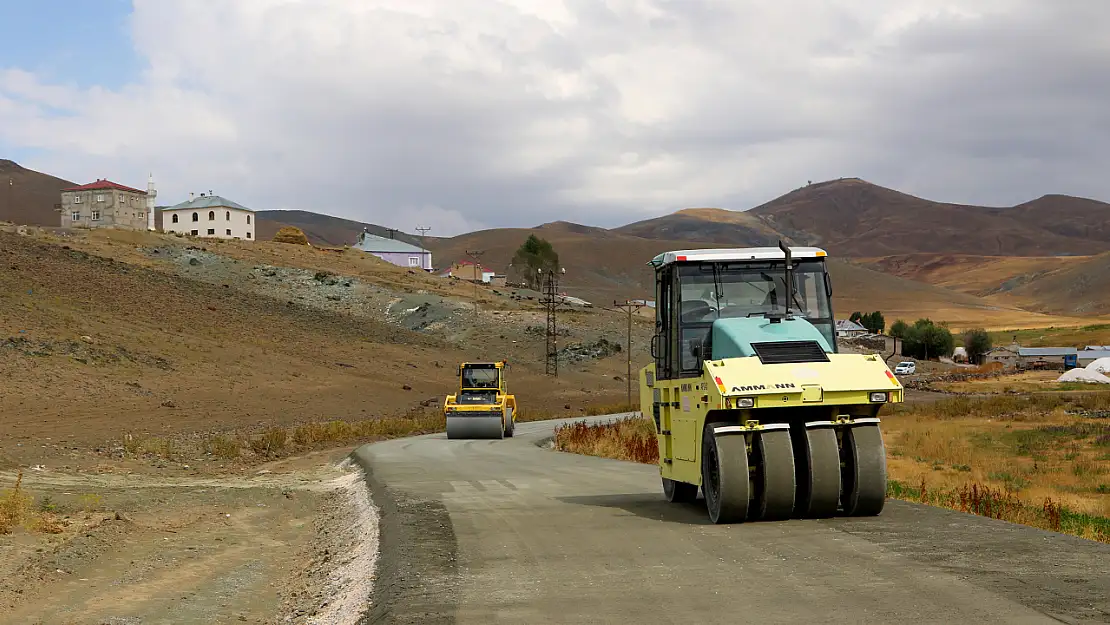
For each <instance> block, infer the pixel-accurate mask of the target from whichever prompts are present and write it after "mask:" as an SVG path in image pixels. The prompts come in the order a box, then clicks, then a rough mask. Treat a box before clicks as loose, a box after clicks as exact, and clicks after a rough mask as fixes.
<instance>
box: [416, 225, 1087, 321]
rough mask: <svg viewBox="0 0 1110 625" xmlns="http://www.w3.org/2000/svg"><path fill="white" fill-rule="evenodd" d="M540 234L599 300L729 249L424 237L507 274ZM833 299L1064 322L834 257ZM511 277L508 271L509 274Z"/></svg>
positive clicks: (952, 316)
mask: <svg viewBox="0 0 1110 625" xmlns="http://www.w3.org/2000/svg"><path fill="white" fill-rule="evenodd" d="M533 233H534V234H536V236H539V237H542V238H545V239H547V240H548V241H550V242H551V244H552V246H553V247H554V248H555V250H556V251H557V252H558V253H559V259H560V261H561V263H562V264H563V266H565V267H566V276H565V277H563V279H562V280H561V282H560V287H561V289H562V290H565V291H566V292H568V293H569V294H572V295H575V296H578V297H582V298H584V299H586V300H588V301H591V302H593V303H595V304H596V305H599V306H609V305H611V304H612V303H613V301H614V300H624V299H628V298H641V297H646V298H649V299H651V298H653V297H654V294H653V291H654V286H653V274H652V270H651V268H650V267H649V266H648V265H647V262H648V261H649V260H651V258H652V257H654V256H655V255H656V254H658V253H660V252H663V251H666V250H674V249H683V248H691V247H728V245H725V244H721V243H712V242H710V243H706V242H702V243H697V242H688V241H677V242H676V241H664V240H657V239H645V238H641V237H634V236H628V235H624V234H618V233H616V232H615V231H607V230H603V229H601V228H592V227H588V226H578V225H576V224H567V223H565V222H556V223H550V224H544V225H542V226H539V227H537V228H531V229H524V228H502V229H491V230H482V231H479V232H472V233H469V234H465V235H460V236H458V237H454V238H451V239H436V240H434V241H433V240H429V245H428V247H429V248H430V249H431V250H432V253H433V255H434V257H435V258H437V261H436V264H437V265H446V264H449V263H450V262H451V261H452V260H461V259H464V258H466V256H465V253H466V250H482V251H484V252H485V253H484V255H483V256H482V262H483V264H484V265H486V266H487V267H489V268H490V269H493V270H495V271H499V272H509V271H510V269H509V262H510V260H511V259H512V256H513V254H514V253H515V251H516V249H517V248H518V247H519V246H520V244H521V243H523V242H524V240H525V239H526V238H527V237H528V235H529V234H533ZM829 270H830V272H831V273H832V278H833V300H834V301H833V305H834V309H835V311H836V314H837V316H838V317H847V316H848V315H849V314H850V313H851V312H852V311H855V310H860V311H869V310H881V311H883V314H884V316H885V317H886V318H887V319H888V322H892V321H893V320H894V319H896V318H904V319H907V320H911V321H912V320H914V319H917V318H919V317H922V316H931V317H932V318H933V319H934V320H944V321H948V322H949V323H950V324H952V326H953V327H954V328H962V327H966V326H968V325H986V326H988V327H1014V326H1020V325H1030V326H1031V327H1033V326H1036V325H1038V324H1041V325H1044V326H1048V325H1052V324H1054V323H1062V324H1065V325H1066V324H1067V320H1061V319H1059V318H1054V317H1048V316H1043V315H1039V314H1032V313H1029V312H1027V311H1025V310H1022V309H1020V308H1018V307H1016V306H1005V305H997V304H995V303H993V302H987V301H984V300H983V299H981V298H978V297H975V296H974V295H969V294H966V293H959V292H956V291H954V290H950V289H945V288H941V287H938V286H934V285H930V284H925V283H923V282H918V281H914V280H909V279H906V278H902V277H898V276H893V275H887V274H884V273H880V272H878V271H875V270H872V269H869V268H867V267H864V266H859V265H856V264H853V263H850V262H846V261H844V260H841V259H836V258H832V259H831V260H830V261H829ZM508 275H509V276H510V278H511V279H512V278H513V274H511V273H509V274H508Z"/></svg>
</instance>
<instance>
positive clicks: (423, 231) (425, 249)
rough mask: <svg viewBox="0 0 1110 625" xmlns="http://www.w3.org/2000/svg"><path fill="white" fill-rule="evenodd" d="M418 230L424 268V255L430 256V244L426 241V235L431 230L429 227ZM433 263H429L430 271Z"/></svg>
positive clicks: (420, 227)
mask: <svg viewBox="0 0 1110 625" xmlns="http://www.w3.org/2000/svg"><path fill="white" fill-rule="evenodd" d="M416 229H417V230H418V231H420V268H421V269H423V268H424V255H425V254H428V243H427V241H425V240H424V235H425V234H426V233H427V232H428V231H429V230H431V228H430V227H428V226H417V227H416ZM431 265H432V263H431V261H430V260H429V261H428V269H431V268H432V267H431Z"/></svg>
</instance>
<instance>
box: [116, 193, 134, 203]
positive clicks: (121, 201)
mask: <svg viewBox="0 0 1110 625" xmlns="http://www.w3.org/2000/svg"><path fill="white" fill-rule="evenodd" d="M119 201H120V203H121V204H122V203H123V202H126V201H127V198H125V197H123V194H122V193H121V194H120V195H119ZM132 204H134V202H132Z"/></svg>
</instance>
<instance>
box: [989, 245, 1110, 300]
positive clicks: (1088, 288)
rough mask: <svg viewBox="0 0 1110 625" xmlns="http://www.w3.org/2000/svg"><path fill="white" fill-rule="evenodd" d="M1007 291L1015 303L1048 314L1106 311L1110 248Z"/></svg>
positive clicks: (1109, 296)
mask: <svg viewBox="0 0 1110 625" xmlns="http://www.w3.org/2000/svg"><path fill="white" fill-rule="evenodd" d="M1007 295H1008V296H1009V297H1010V298H1012V299H1013V301H1014V302H1016V303H1020V304H1023V305H1025V306H1028V307H1030V308H1034V309H1036V310H1040V311H1044V312H1048V313H1052V314H1058V315H1099V316H1103V315H1107V314H1110V252H1108V253H1105V254H1099V255H1098V256H1093V257H1091V258H1088V259H1084V260H1083V261H1082V262H1076V263H1072V264H1069V265H1067V266H1065V267H1062V268H1060V269H1058V270H1056V271H1053V272H1050V273H1047V274H1044V275H1040V276H1037V277H1036V278H1035V279H1033V280H1030V281H1028V282H1026V283H1025V284H1022V285H1020V286H1017V287H1016V288H1014V289H1012V290H1010V291H1008V292H1007Z"/></svg>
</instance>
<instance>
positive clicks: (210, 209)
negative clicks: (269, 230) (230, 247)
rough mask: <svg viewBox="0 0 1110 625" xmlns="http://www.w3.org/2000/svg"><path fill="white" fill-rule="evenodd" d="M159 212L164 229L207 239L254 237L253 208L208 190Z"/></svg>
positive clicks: (250, 239)
mask: <svg viewBox="0 0 1110 625" xmlns="http://www.w3.org/2000/svg"><path fill="white" fill-rule="evenodd" d="M189 195H190V196H191V195H192V194H191V193H190V194H189ZM161 214H162V231H163V232H174V233H180V234H188V235H190V236H194V237H203V238H209V239H246V240H248V241H253V240H254V227H255V225H256V224H255V221H256V220H255V218H254V211H253V210H251V209H249V208H247V207H246V206H243V205H242V204H237V203H236V202H232V201H231V200H229V199H227V198H223V197H220V196H218V195H212V194H211V193H208V194H205V193H201V194H200V195H199V196H197V197H190V198H189V201H187V202H181V203H180V204H174V205H173V206H169V207H166V208H163V209H162V210H161Z"/></svg>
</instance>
